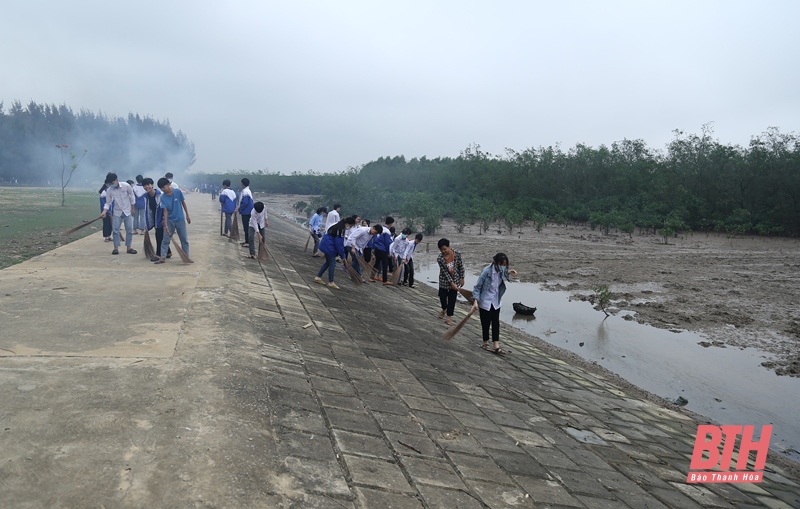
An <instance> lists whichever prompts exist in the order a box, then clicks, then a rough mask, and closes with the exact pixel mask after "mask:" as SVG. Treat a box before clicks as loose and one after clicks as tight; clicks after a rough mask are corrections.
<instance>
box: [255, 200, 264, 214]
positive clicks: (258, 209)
mask: <svg viewBox="0 0 800 509" xmlns="http://www.w3.org/2000/svg"><path fill="white" fill-rule="evenodd" d="M253 208H254V209H256V212H261V211H262V210H264V203H262V202H260V201H257V202H255V203H254V204H253Z"/></svg>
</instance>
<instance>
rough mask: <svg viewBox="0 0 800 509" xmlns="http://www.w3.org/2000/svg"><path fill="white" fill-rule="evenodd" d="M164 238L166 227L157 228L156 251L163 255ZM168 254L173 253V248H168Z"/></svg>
mask: <svg viewBox="0 0 800 509" xmlns="http://www.w3.org/2000/svg"><path fill="white" fill-rule="evenodd" d="M163 240H164V228H156V245H155V248H156V253H157V254H158V256H161V241H163ZM167 254H168V255H171V254H172V248H168V249H167Z"/></svg>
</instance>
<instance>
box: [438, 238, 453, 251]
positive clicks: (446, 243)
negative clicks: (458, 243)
mask: <svg viewBox="0 0 800 509" xmlns="http://www.w3.org/2000/svg"><path fill="white" fill-rule="evenodd" d="M436 245H437V246H439V249H442V246H447V247H450V241H449V240H447V239H439V242H437V243H436Z"/></svg>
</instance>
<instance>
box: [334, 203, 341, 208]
mask: <svg viewBox="0 0 800 509" xmlns="http://www.w3.org/2000/svg"><path fill="white" fill-rule="evenodd" d="M340 208H342V206H341V204H339V203H334V204H333V210H336V209H340Z"/></svg>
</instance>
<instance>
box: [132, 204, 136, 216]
mask: <svg viewBox="0 0 800 509" xmlns="http://www.w3.org/2000/svg"><path fill="white" fill-rule="evenodd" d="M131 215H132V216H134V215H136V207H135V206H133V205H131Z"/></svg>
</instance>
